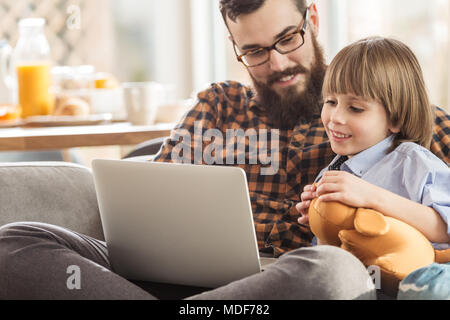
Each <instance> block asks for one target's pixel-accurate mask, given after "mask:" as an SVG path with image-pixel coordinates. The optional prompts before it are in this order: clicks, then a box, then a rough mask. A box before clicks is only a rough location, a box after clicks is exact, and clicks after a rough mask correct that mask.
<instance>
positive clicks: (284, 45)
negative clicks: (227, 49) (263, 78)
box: [233, 8, 309, 68]
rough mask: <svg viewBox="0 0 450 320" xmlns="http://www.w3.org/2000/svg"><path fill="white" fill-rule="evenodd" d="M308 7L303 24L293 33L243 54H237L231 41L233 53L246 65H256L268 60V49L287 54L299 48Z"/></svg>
mask: <svg viewBox="0 0 450 320" xmlns="http://www.w3.org/2000/svg"><path fill="white" fill-rule="evenodd" d="M308 9H309V8H306V12H305V16H304V22H303V25H302V26H301V27H299V28H298V29H297V30H296V31H294V32H293V33H290V34H288V35H285V36H284V37H282V38H281V39H278V41H277V42H275V43H274V44H273V45H271V46H270V47H261V48H258V49H254V50H251V51H248V52H246V53H243V54H238V50H239V49H238V48H237V45H236V43H235V42H234V41H233V48H234V53H235V54H236V57H237V59H238V61H239V62H242V63H243V64H244V65H245V66H246V67H250V68H251V67H257V66H260V65H262V64H264V63H266V62H267V61H269V60H270V51H272V50H276V51H277V52H279V53H281V54H288V53H291V52H293V51H295V50H297V49H298V48H300V47H301V46H302V45H303V44H304V43H305V34H306V28H307V26H308V20H309V10H308Z"/></svg>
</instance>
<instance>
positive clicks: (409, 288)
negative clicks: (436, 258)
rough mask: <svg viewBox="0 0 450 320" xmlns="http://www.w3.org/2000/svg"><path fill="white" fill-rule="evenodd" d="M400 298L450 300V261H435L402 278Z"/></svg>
mask: <svg viewBox="0 0 450 320" xmlns="http://www.w3.org/2000/svg"><path fill="white" fill-rule="evenodd" d="M397 299H398V300H450V263H446V264H438V263H433V264H431V265H429V266H427V267H424V268H421V269H418V270H415V271H414V272H412V273H411V274H409V275H408V276H407V277H406V278H405V279H403V280H402V282H401V283H400V286H399V292H398V296H397Z"/></svg>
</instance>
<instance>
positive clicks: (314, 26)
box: [309, 2, 319, 37]
mask: <svg viewBox="0 0 450 320" xmlns="http://www.w3.org/2000/svg"><path fill="white" fill-rule="evenodd" d="M309 26H310V28H311V31H312V33H313V34H314V36H315V37H317V36H318V35H319V12H317V7H316V4H315V3H314V2H313V3H312V4H311V5H310V6H309Z"/></svg>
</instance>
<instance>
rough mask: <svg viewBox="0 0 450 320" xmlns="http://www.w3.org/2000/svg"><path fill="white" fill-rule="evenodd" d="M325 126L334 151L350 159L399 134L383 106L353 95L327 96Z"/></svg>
mask: <svg viewBox="0 0 450 320" xmlns="http://www.w3.org/2000/svg"><path fill="white" fill-rule="evenodd" d="M322 122H323V125H324V127H325V130H326V132H327V135H328V137H329V139H330V142H331V147H332V149H333V151H334V152H335V153H336V154H339V155H345V156H349V157H351V156H354V155H356V154H358V153H360V152H362V151H364V150H366V149H368V148H370V147H372V146H374V145H376V144H377V143H379V142H381V141H382V140H384V139H385V138H387V137H388V136H390V135H391V134H392V133H397V132H399V129H397V128H393V127H392V126H391V125H390V122H389V120H388V117H387V113H386V109H385V108H384V106H383V105H382V104H381V103H379V102H377V101H373V100H367V99H364V98H361V97H357V96H355V95H352V94H329V95H326V96H325V97H324V105H323V109H322Z"/></svg>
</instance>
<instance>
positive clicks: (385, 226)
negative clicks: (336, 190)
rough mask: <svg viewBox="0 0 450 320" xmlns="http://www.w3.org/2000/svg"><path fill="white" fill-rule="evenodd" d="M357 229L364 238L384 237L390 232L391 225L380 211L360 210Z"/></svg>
mask: <svg viewBox="0 0 450 320" xmlns="http://www.w3.org/2000/svg"><path fill="white" fill-rule="evenodd" d="M354 224H355V229H356V231H358V232H359V233H361V234H362V235H364V236H368V237H374V236H382V235H384V234H386V233H387V232H388V231H389V223H388V221H387V220H386V219H385V218H384V216H383V215H382V214H381V213H379V212H378V211H375V210H371V209H364V208H359V209H358V210H357V211H356V217H355V222H354Z"/></svg>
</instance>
